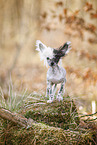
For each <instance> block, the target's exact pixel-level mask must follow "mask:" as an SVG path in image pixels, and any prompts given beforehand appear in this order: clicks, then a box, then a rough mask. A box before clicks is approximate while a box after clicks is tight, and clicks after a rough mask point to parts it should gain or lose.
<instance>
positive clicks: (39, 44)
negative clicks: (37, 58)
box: [36, 40, 46, 52]
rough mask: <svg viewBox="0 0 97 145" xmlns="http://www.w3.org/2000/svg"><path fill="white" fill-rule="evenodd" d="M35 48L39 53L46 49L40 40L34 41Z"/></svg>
mask: <svg viewBox="0 0 97 145" xmlns="http://www.w3.org/2000/svg"><path fill="white" fill-rule="evenodd" d="M36 47H37V48H36V50H38V51H41V52H43V51H44V49H45V48H46V46H45V45H44V44H43V43H42V42H41V41H40V40H37V41H36Z"/></svg>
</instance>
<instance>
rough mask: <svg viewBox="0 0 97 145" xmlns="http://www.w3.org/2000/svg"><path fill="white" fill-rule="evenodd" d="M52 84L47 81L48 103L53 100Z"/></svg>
mask: <svg viewBox="0 0 97 145" xmlns="http://www.w3.org/2000/svg"><path fill="white" fill-rule="evenodd" d="M52 85H53V84H52V83H49V100H48V101H47V102H48V103H51V102H53V100H54V96H53V94H52Z"/></svg>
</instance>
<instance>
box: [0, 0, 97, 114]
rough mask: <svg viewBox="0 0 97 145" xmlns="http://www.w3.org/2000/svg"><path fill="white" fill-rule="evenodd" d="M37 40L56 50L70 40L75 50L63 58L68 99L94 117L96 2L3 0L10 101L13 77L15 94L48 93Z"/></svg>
mask: <svg viewBox="0 0 97 145" xmlns="http://www.w3.org/2000/svg"><path fill="white" fill-rule="evenodd" d="M38 39H39V40H41V41H42V42H43V43H44V44H45V45H47V46H50V47H53V48H58V47H59V46H60V45H62V44H63V43H65V42H66V41H71V43H72V50H71V51H70V53H69V54H68V55H67V56H66V57H65V58H64V59H63V66H64V67H65V68H66V71H67V83H66V93H65V96H67V95H69V96H70V97H72V98H74V99H76V102H77V105H78V109H79V111H81V112H84V113H85V112H92V113H94V112H95V111H96V110H95V108H96V107H94V112H93V110H92V108H91V106H92V104H93V103H94V106H95V105H97V0H37V1H36V0H6V1H5V0H0V87H1V88H0V91H1V92H3V94H4V97H5V99H7V98H8V86H9V83H10V78H11V80H12V83H13V86H14V89H15V91H21V90H25V89H27V91H28V92H34V93H35V92H36V93H38V94H43V95H44V94H45V90H46V72H47V68H46V67H45V66H44V65H43V62H40V58H39V55H38V53H37V52H36V50H35V42H36V40H38ZM1 94H2V93H1ZM1 98H2V97H1ZM92 107H93V106H92Z"/></svg>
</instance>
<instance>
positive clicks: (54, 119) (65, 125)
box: [25, 100, 79, 129]
mask: <svg viewBox="0 0 97 145" xmlns="http://www.w3.org/2000/svg"><path fill="white" fill-rule="evenodd" d="M25 117H26V118H32V119H33V120H35V121H37V122H44V123H46V124H48V125H50V126H54V127H61V128H62V129H69V128H76V127H77V126H78V124H79V117H78V113H77V109H76V106H75V104H74V102H73V101H72V100H64V101H63V102H58V101H55V102H53V103H46V104H36V105H35V106H34V105H32V107H31V108H30V110H28V111H27V112H26V113H25Z"/></svg>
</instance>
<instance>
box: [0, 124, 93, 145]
mask: <svg viewBox="0 0 97 145" xmlns="http://www.w3.org/2000/svg"><path fill="white" fill-rule="evenodd" d="M92 136H93V135H92V133H91V131H90V130H89V129H87V130H85V131H83V132H82V131H81V130H79V131H74V130H63V129H61V128H57V127H50V126H48V125H45V124H43V123H32V125H31V126H28V127H27V128H20V127H18V126H13V125H12V124H11V125H10V123H8V125H7V126H6V129H5V128H4V130H2V133H1V136H0V144H1V145H3V144H7V145H58V144H60V145H81V144H83V145H89V144H91V143H92Z"/></svg>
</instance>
